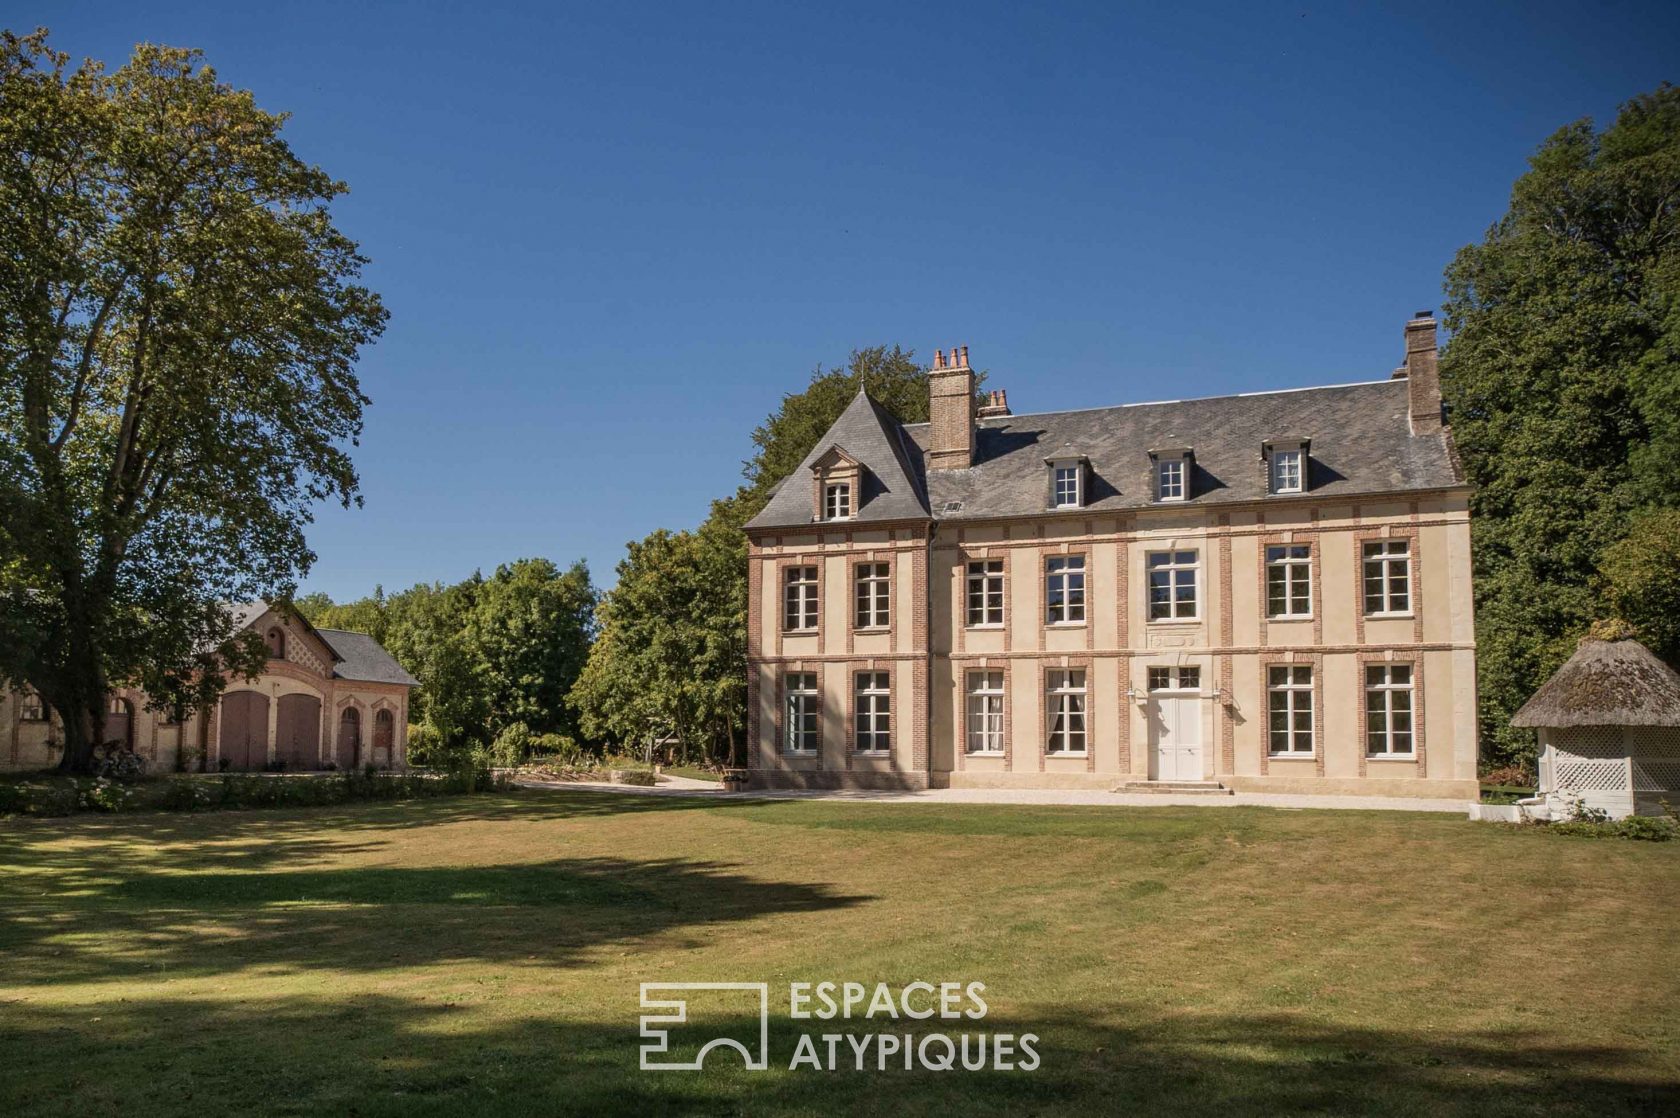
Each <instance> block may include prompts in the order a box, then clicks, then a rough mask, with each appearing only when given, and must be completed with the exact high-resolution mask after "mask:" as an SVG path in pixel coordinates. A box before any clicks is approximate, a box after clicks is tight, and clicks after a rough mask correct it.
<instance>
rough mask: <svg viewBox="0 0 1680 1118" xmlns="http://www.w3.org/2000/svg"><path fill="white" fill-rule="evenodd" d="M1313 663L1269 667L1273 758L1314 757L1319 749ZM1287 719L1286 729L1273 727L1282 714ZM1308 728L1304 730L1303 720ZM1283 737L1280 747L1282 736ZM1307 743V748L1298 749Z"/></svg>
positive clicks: (1268, 715)
mask: <svg viewBox="0 0 1680 1118" xmlns="http://www.w3.org/2000/svg"><path fill="white" fill-rule="evenodd" d="M1314 674H1315V673H1314V672H1313V670H1312V665H1311V664H1271V665H1268V666H1267V668H1266V749H1267V751H1268V752H1269V753H1270V755H1271V756H1273V757H1284V758H1289V757H1311V756H1313V753H1314V751H1315V749H1316V748H1317V745H1318V742H1317V740H1316V739H1317V736H1318V735H1317V731H1316V730H1315V728H1314V725H1313V718H1314V704H1315V703H1316V702H1317V696H1316V695H1315V694H1314V689H1315V688H1316V687H1317V684H1318V681H1317V680H1316V679H1314V678H1313V677H1314ZM1280 712H1281V713H1282V714H1283V716H1284V728H1283V729H1282V730H1278V729H1277V728H1276V727H1274V726H1273V725H1272V722H1273V720H1274V719H1275V718H1276V717H1277V715H1278V714H1279V713H1280ZM1303 716H1305V719H1306V729H1304V730H1303V729H1302V728H1301V726H1300V722H1301V719H1302V717H1303ZM1280 733H1281V734H1282V735H1283V746H1282V748H1279V744H1278V735H1279V734H1280ZM1302 741H1305V742H1306V748H1305V749H1301V748H1298V746H1299V743H1300V742H1302Z"/></svg>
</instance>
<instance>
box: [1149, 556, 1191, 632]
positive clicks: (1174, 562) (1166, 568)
mask: <svg viewBox="0 0 1680 1118" xmlns="http://www.w3.org/2000/svg"><path fill="white" fill-rule="evenodd" d="M1162 555H1164V556H1166V557H1167V561H1166V563H1164V564H1157V563H1155V562H1154V559H1155V558H1156V557H1157V556H1162ZM1185 555H1188V556H1190V559H1189V560H1184V559H1182V556H1185ZM1157 571H1160V572H1164V573H1165V574H1166V575H1167V591H1168V595H1167V607H1168V610H1169V612H1168V614H1167V616H1165V617H1157V616H1155V582H1154V578H1153V576H1154V574H1155V573H1156V572H1157ZM1184 576H1188V578H1189V580H1190V590H1191V594H1190V607H1191V611H1190V612H1189V613H1180V612H1179V608H1178V607H1179V593H1178V591H1179V585H1180V583H1181V582H1182V581H1183V577H1184ZM1143 579H1144V587H1145V592H1146V593H1147V594H1148V599H1147V602H1146V605H1147V607H1148V611H1149V623H1150V624H1151V625H1172V624H1178V623H1183V622H1186V621H1200V620H1201V618H1202V553H1201V550H1200V549H1199V548H1188V547H1175V548H1171V549H1169V550H1164V551H1149V552H1145V553H1144V556H1143Z"/></svg>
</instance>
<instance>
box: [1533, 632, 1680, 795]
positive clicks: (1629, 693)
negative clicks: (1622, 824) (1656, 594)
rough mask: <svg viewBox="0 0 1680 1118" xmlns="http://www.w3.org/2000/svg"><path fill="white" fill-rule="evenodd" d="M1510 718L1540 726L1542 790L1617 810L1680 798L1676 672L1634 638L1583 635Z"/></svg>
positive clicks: (1679, 689)
mask: <svg viewBox="0 0 1680 1118" xmlns="http://www.w3.org/2000/svg"><path fill="white" fill-rule="evenodd" d="M1511 725H1513V726H1521V727H1526V728H1531V729H1535V730H1538V731H1539V732H1540V764H1539V769H1540V795H1541V796H1542V797H1544V799H1545V803H1546V807H1547V808H1548V809H1549V810H1550V812H1551V814H1552V816H1553V818H1557V817H1558V816H1561V815H1567V814H1569V813H1570V812H1571V811H1572V810H1574V808H1575V807H1576V806H1577V805H1579V806H1582V807H1586V808H1592V809H1597V810H1601V811H1604V812H1607V813H1609V815H1610V816H1611V817H1612V818H1621V817H1622V816H1625V815H1632V814H1634V813H1636V812H1640V813H1645V814H1658V813H1660V812H1661V810H1662V805H1661V802H1660V801H1662V800H1664V799H1669V800H1673V801H1675V802H1676V803H1677V804H1680V673H1676V672H1675V670H1674V669H1673V668H1671V667H1669V666H1668V665H1667V664H1665V663H1663V662H1662V661H1661V660H1659V659H1657V657H1656V656H1654V655H1653V654H1652V653H1651V651H1650V650H1649V649H1647V648H1646V647H1645V646H1644V645H1642V644H1640V643H1639V642H1638V641H1636V640H1599V639H1597V638H1595V637H1590V636H1589V637H1587V638H1585V639H1583V640H1582V641H1581V643H1580V646H1579V647H1578V648H1576V650H1575V655H1573V656H1571V657H1570V658H1569V659H1568V660H1567V661H1566V662H1565V663H1564V665H1563V667H1561V668H1559V669H1558V670H1557V671H1556V672H1555V673H1554V674H1553V675H1552V678H1550V679H1548V680H1547V681H1546V682H1545V683H1544V684H1543V685H1542V686H1541V688H1540V690H1539V691H1537V692H1535V694H1534V697H1533V698H1532V699H1530V700H1528V702H1526V703H1524V704H1523V707H1522V709H1521V710H1519V711H1517V713H1516V716H1515V717H1513V718H1512V719H1511Z"/></svg>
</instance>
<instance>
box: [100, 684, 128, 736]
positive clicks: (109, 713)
mask: <svg viewBox="0 0 1680 1118" xmlns="http://www.w3.org/2000/svg"><path fill="white" fill-rule="evenodd" d="M102 744H104V745H114V746H117V747H118V748H119V749H133V748H134V704H133V703H131V702H129V701H128V700H127V699H125V698H123V697H122V696H121V695H112V696H111V697H110V699H109V701H108V702H107V703H106V705H105V741H104V742H103V743H102Z"/></svg>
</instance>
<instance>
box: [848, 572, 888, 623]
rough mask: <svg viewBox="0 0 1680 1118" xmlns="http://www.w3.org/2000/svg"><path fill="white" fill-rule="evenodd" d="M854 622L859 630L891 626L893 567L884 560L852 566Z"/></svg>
mask: <svg viewBox="0 0 1680 1118" xmlns="http://www.w3.org/2000/svg"><path fill="white" fill-rule="evenodd" d="M852 574H853V579H854V590H853V594H852V601H853V609H852V621H853V622H854V628H857V629H860V630H862V629H886V628H889V627H890V626H891V625H892V567H891V565H890V564H887V563H881V562H869V563H859V564H857V565H856V566H855V567H853V568H852Z"/></svg>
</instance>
